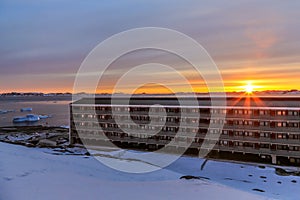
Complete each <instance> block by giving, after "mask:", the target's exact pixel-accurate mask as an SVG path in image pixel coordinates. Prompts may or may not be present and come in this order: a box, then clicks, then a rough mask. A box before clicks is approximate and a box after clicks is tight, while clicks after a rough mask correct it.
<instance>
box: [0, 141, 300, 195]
mask: <svg viewBox="0 0 300 200" xmlns="http://www.w3.org/2000/svg"><path fill="white" fill-rule="evenodd" d="M52 153H53V150H50V149H39V148H27V147H24V146H17V145H11V144H6V143H0V156H1V161H0V199H1V200H2V199H3V200H10V199H17V200H19V199H22V200H27V199H30V200H31V199H41V200H44V199H51V200H52V199H58V200H60V199H73V200H76V199H87V200H90V199H105V200H106V199H143V200H146V199H151V200H153V199H249V200H250V199H251V200H252V199H268V198H269V199H271V198H276V199H299V198H298V196H299V194H300V191H299V182H300V179H299V177H282V176H277V175H275V173H274V169H273V168H268V167H267V168H265V169H261V168H258V167H256V166H251V165H246V164H234V163H227V162H216V161H208V162H207V163H206V165H205V166H204V168H203V170H200V166H201V164H202V162H203V160H201V159H198V158H190V157H182V158H180V159H179V160H177V161H176V162H175V163H173V164H172V165H170V166H169V167H167V168H165V169H161V170H158V171H155V172H151V173H146V174H129V173H124V172H119V171H116V170H113V169H111V168H108V167H106V166H104V165H103V164H101V163H100V162H99V161H97V160H96V159H95V158H93V157H87V156H78V155H77V156H75V155H54V154H52ZM97 153H99V154H102V153H103V154H105V152H97ZM108 154H109V155H111V156H110V157H106V159H114V160H116V161H118V162H120V164H124V162H125V163H128V165H130V164H131V165H133V166H134V165H136V164H138V165H145V167H146V165H149V164H147V163H145V162H143V161H142V159H141V161H138V160H135V161H132V160H126V158H127V157H128V156H129V155H130V152H125V153H120V152H109V153H108ZM114 156H116V157H122V159H120V158H115V157H114ZM160 156H162V158H161V159H163V156H164V155H160ZM150 167H151V166H150ZM183 175H195V176H201V177H207V178H209V179H210V180H206V179H201V180H183V179H181V180H180V179H179V178H180V177H181V176H183ZM250 175H251V176H250ZM261 176H263V178H262V177H261ZM264 177H265V178H264ZM291 180H296V181H297V182H296V183H293V182H291ZM278 181H281V184H279V183H277V182H278ZM217 182H218V183H217ZM225 185H226V186H225ZM230 186H232V187H230ZM255 188H256V189H262V190H265V192H264V193H260V192H255V191H253V190H252V189H255Z"/></svg>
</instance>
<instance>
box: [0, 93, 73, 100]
mask: <svg viewBox="0 0 300 200" xmlns="http://www.w3.org/2000/svg"><path fill="white" fill-rule="evenodd" d="M0 101H2V102H5V101H9V102H14V101H15V102H19V101H25V102H30V101H70V102H71V101H72V95H66V96H0Z"/></svg>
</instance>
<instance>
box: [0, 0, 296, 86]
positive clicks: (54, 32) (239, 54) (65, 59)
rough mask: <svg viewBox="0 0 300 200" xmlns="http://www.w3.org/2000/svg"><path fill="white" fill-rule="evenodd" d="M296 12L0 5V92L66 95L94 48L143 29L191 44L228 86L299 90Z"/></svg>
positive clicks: (289, 4) (239, 5) (207, 6)
mask: <svg viewBox="0 0 300 200" xmlns="http://www.w3.org/2000/svg"><path fill="white" fill-rule="evenodd" d="M299 9H300V2H299V1H279V0H278V1H276V0H272V1H271V0H270V1H267V0H266V1H255V0H254V1H253V0H252V1H216V0H213V1H164V0H157V1H128V0H124V1H96V0H90V1H83V0H82V1H81V0H59V1H58V0H45V1H33V0H28V1H21V0H2V1H0V27H1V28H0V44H1V45H0V70H1V73H0V92H2V91H71V90H72V86H73V81H74V75H75V73H76V72H77V70H78V68H79V66H80V64H81V62H82V60H83V59H84V58H85V56H86V55H87V54H88V53H89V52H90V51H91V50H92V49H93V48H94V47H95V46H96V45H97V44H98V43H99V42H101V41H103V40H104V39H106V38H108V37H110V36H111V35H113V34H116V33H118V32H121V31H125V30H128V29H131V28H137V27H146V26H157V27H165V28H171V29H175V30H177V31H180V32H183V33H185V34H187V35H189V36H191V37H192V38H194V39H195V40H197V41H198V42H199V43H200V44H201V45H203V46H204V47H205V48H206V50H207V51H208V52H209V54H210V55H211V56H212V58H213V59H214V61H215V62H216V64H217V65H218V67H219V68H220V70H221V73H222V76H223V78H224V82H225V85H226V86H227V87H228V88H234V87H238V86H239V84H241V82H243V81H244V80H254V81H255V82H256V84H259V85H262V86H263V88H265V89H273V86H274V88H278V89H293V88H296V89H300V88H297V87H299V86H298V85H299V81H298V77H299V75H300V67H299V63H300V56H299V52H300V26H299V18H300V12H299ZM135 59H139V57H138V56H137V57H136V58H135ZM127 62H129V61H127ZM36 83H39V84H36ZM275 83H276V84H275ZM229 90H231V89H229Z"/></svg>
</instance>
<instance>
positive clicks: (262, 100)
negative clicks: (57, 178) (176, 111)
mask: <svg viewBox="0 0 300 200" xmlns="http://www.w3.org/2000/svg"><path fill="white" fill-rule="evenodd" d="M127 98H128V97H127ZM127 98H126V97H122V96H120V97H114V100H113V104H114V105H121V106H125V105H127V103H126V99H127ZM179 98H180V103H179V101H178V99H177V98H176V97H174V96H133V97H131V99H130V105H131V106H139V105H140V106H151V105H155V104H159V105H162V106H179V105H181V106H195V104H193V103H192V102H193V98H192V97H189V96H181V97H179ZM211 99H212V98H210V97H207V96H206V97H197V100H198V105H199V106H200V107H202V106H204V107H205V106H211V105H212V104H211ZM213 99H214V101H215V102H216V104H214V105H219V103H220V105H222V104H221V100H222V98H221V97H213ZM111 102H112V101H111V97H109V96H102V97H101V96H100V97H99V96H97V97H96V98H82V99H80V100H78V101H75V102H73V103H72V104H75V105H95V104H96V105H111ZM226 105H227V106H228V107H254V108H257V107H260V108H261V107H266V108H267V107H272V108H274V107H275V108H277V107H280V108H294V109H299V110H300V97H278V96H272V97H270V96H269V97H266V96H265V97H251V96H244V97H226Z"/></svg>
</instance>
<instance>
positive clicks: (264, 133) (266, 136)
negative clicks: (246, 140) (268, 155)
mask: <svg viewBox="0 0 300 200" xmlns="http://www.w3.org/2000/svg"><path fill="white" fill-rule="evenodd" d="M260 137H265V138H268V137H269V133H267V132H261V133H260Z"/></svg>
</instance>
